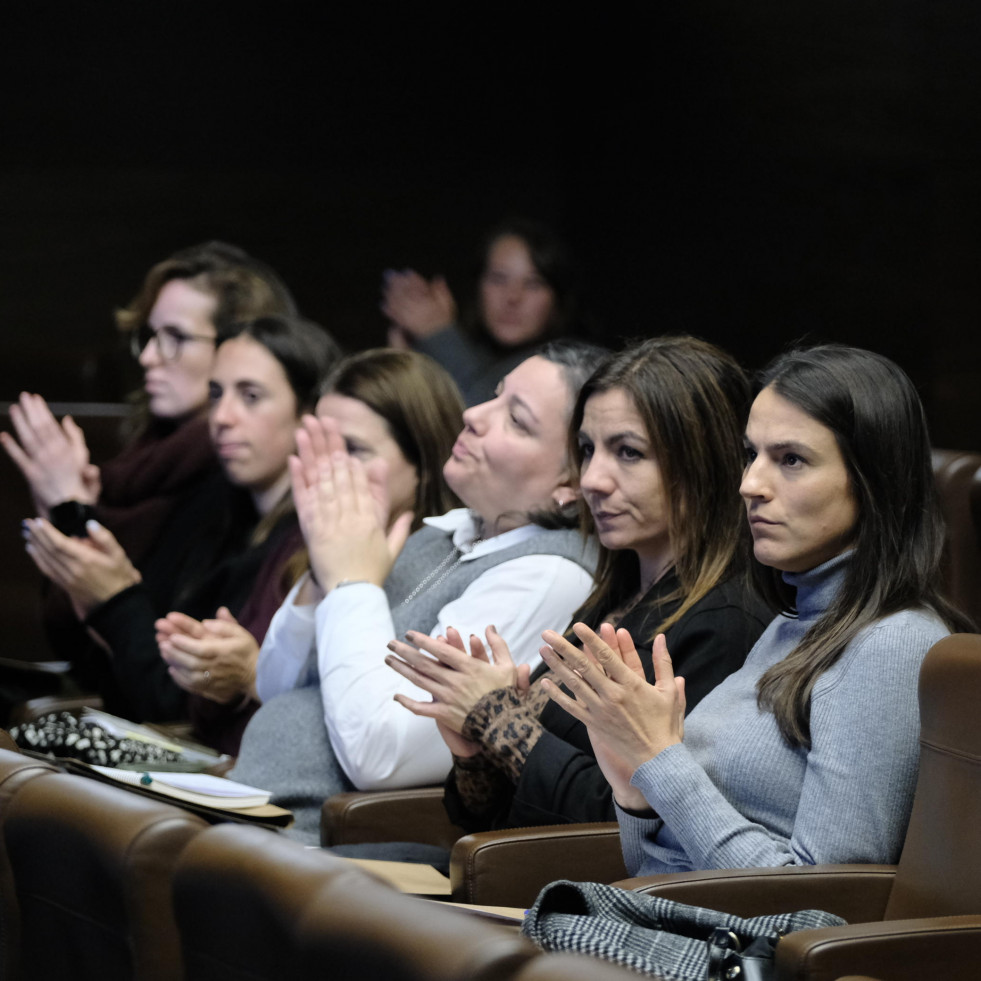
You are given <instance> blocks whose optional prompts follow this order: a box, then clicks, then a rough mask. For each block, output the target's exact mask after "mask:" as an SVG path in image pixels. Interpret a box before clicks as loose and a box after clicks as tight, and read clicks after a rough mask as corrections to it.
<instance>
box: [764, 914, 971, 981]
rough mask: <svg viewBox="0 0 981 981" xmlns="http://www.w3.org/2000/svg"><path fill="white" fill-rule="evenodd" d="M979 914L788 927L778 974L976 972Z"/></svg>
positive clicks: (914, 980) (918, 980) (902, 980)
mask: <svg viewBox="0 0 981 981" xmlns="http://www.w3.org/2000/svg"><path fill="white" fill-rule="evenodd" d="M979 942H981V916H979V915H971V916H938V917H929V918H924V919H912V920H887V921H885V922H881V923H853V924H850V925H849V926H844V927H829V928H827V929H823V930H801V931H800V932H799V933H789V934H787V936H786V937H783V938H781V940H780V942H779V943H778V944H777V954H776V967H777V977H778V978H786V979H788V981H789V979H791V978H793V979H794V981H803V979H807V978H815V979H818V978H820V979H825V978H840V977H842V976H843V975H845V974H868V975H870V976H873V977H875V976H879V977H885V978H889V979H890V981H922V979H923V978H927V977H934V978H940V977H943V978H967V977H974V976H975V975H976V974H977V952H978V944H979Z"/></svg>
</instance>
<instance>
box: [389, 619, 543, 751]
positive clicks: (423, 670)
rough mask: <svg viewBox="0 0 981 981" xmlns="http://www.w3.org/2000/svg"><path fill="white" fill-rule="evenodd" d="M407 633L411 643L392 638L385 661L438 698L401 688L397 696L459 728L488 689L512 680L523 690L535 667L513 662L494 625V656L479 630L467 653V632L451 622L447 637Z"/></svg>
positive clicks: (414, 708)
mask: <svg viewBox="0 0 981 981" xmlns="http://www.w3.org/2000/svg"><path fill="white" fill-rule="evenodd" d="M407 636H408V639H409V641H410V643H408V644H405V643H402V642H401V641H397V640H393V641H392V642H391V643H390V644H389V645H388V648H389V650H390V651H392V652H393V653H392V654H389V655H387V656H386V658H385V663H386V664H387V665H388V666H389V667H390V668H392V670H393V671H397V672H398V673H399V674H400V675H402V677H403V678H406V679H407V680H408V681H411V682H412V684H414V685H415V686H416V687H417V688H421V689H422V690H423V691H427V692H429V694H430V695H432V697H433V700H432V701H431V702H420V701H418V700H416V699H413V698H409V697H408V696H407V695H401V694H399V695H396V696H395V701H397V702H398V703H399V704H400V705H401V706H403V707H404V708H407V709H408V710H409V711H410V712H412V713H413V714H414V715H421V716H426V717H428V718H432V719H435V720H436V721H437V722H438V723H440V725H441V726H443V727H445V728H447V729H449V730H451V731H452V732H454V733H460V732H462V730H463V723H464V722H465V721H466V718H467V716H468V715H469V714H470V712H471V711H472V710H473V708H474V706H475V705H476V704H477V702H479V701H480V699H482V698H483V697H484V696H485V695H489V694H490V693H491V692H492V691H497V690H498V689H500V688H508V687H512V686H513V687H514V688H516V689H517V690H518V691H519V692H525V691H527V690H528V687H529V677H530V674H531V668H530V667H529V666H528V665H527V664H522V665H516V664H515V663H514V660H513V659H512V657H511V652H510V650H509V649H508V645H507V644H506V643H505V642H504V638H503V637H501V635H500V634H499V633H498V632H497V630H496V629H495V628H494V627H493V626H491V627H488V628H487V645H488V647H489V648H490V657H488V655H487V650H486V648H485V647H484V644H483V642H482V641H481V640H480V638H479V637H477V636H475V635H471V637H470V653H467V649H466V646H465V645H464V643H463V638H462V637H461V636H460V634H459V633H458V632H457V631H456V630H454V629H453V628H452V627H450V628H449V629H448V630H447V631H446V637H430V636H428V635H426V634H421V633H418V632H417V631H414V630H410V631H409V633H408V634H407ZM444 738H445V737H444ZM451 748H452V746H451ZM456 755H457V756H461V755H471V754H463V753H457V754H456Z"/></svg>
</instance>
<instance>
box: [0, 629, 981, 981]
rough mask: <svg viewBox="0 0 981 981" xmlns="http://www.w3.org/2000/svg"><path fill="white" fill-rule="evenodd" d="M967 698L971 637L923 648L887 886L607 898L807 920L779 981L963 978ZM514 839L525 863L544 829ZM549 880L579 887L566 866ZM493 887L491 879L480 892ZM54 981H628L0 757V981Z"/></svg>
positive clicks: (294, 853)
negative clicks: (806, 912)
mask: <svg viewBox="0 0 981 981" xmlns="http://www.w3.org/2000/svg"><path fill="white" fill-rule="evenodd" d="M979 689H981V636H978V635H974V634H961V635H955V636H952V637H948V638H945V639H944V640H942V641H940V642H939V643H938V644H936V645H935V646H934V648H933V649H932V650H931V652H930V654H929V655H928V657H927V659H926V661H925V663H924V667H923V670H922V672H921V676H920V710H921V721H922V726H921V736H920V746H921V755H920V774H919V781H918V784H917V788H916V796H915V801H914V807H913V813H912V818H911V821H910V826H909V831H908V834H907V837H906V842H905V846H904V849H903V854H902V857H901V860H900V862H899V864H898V865H897V866H879V865H877V866H861V865H850V866H849V865H841V866H812V867H804V868H779V869H761V870H752V869H737V870H724V871H710V872H694V873H681V874H676V875H663V876H654V877H650V878H647V879H632V880H626V881H624V882H621V883H620V885H622V886H624V887H627V888H632V889H637V890H641V891H644V892H647V893H652V894H653V893H656V894H659V895H663V896H667V897H669V898H672V899H676V900H679V901H682V902H688V903H694V904H697V905H702V906H708V907H712V908H716V909H724V910H727V911H729V912H732V913H734V914H736V915H741V916H751V915H757V914H761V913H769V912H778V911H786V910H790V909H802V908H822V909H826V910H829V911H831V912H835V913H838V914H839V915H841V916H843V917H845V919H847V920H848V921H849V925H848V926H845V927H836V928H830V929H824V930H808V931H801V932H800V933H795V934H791V935H789V936H787V937H785V938H783V939H782V940H781V941H780V944H779V945H778V948H777V959H776V969H777V973H776V977H777V978H779V979H791V978H793V979H814V981H818V979H820V981H833V979H835V978H843V977H845V976H846V975H849V976H851V975H855V974H856V972H858V973H859V974H861V975H862V976H867V977H875V978H880V979H884V981H906V979H909V981H912V979H914V978H915V979H918V981H919V979H922V978H925V977H931V978H932V977H937V978H973V977H976V976H977V957H976V950H977V948H978V944H979V942H981V836H979V835H978V834H977V826H978V816H979V814H981V724H979V720H978V713H977V706H976V703H977V692H978V690H979ZM873 697H874V693H873ZM532 830H533V831H534V833H535V835H536V836H537V838H536V839H535V840H536V841H537V846H538V847H542V845H543V843H544V838H545V829H532ZM534 856H535V848H534V847H528V848H526V850H525V851H524V852H522V853H521V857H520V858H519V860H518V862H517V863H516V864H512V865H511V867H510V874H511V876H512V881H513V882H515V883H520V882H521V881H522V879H523V876H524V875H525V871H526V870H525V869H524V868H523V867H522V865H523V864H524V863H526V862H531V861H532V860H533V859H534ZM498 864H499V866H500V868H501V869H503V868H504V866H505V864H506V863H505V862H504V861H503V860H501V861H500V862H499V863H498ZM562 875H563V877H567V878H576V879H582V878H588V876H587V875H585V874H584V873H583V868H582V867H581V866H580V865H579V863H578V860H577V859H576V858H575V857H574V856H573V855H572V854H571V853H567V854H566V858H565V865H564V867H563V868H562ZM505 878H506V875H505V873H504V872H503V871H501V870H500V869H499V870H498V880H499V883H501V884H503V882H504V880H505ZM502 888H503V886H502ZM506 898H508V899H509V904H513V899H511V897H506ZM69 976H72V977H80V978H89V977H91V978H99V979H105V981H112V979H116V978H120V979H121V978H138V979H144V978H146V979H171V978H188V979H198V978H201V979H204V978H208V979H218V981H221V979H229V981H233V979H234V981H238V979H242V981H245V979H267V978H268V979H271V978H289V979H293V978H297V979H303V978H313V977H318V978H322V977H324V976H328V977H332V978H339V979H347V978H349V977H354V976H357V977H358V978H359V979H373V978H376V977H377V978H382V977H384V978H386V979H391V981H402V979H404V981H421V979H423V978H426V979H433V981H440V979H446V981H453V979H488V981H493V979H498V978H500V979H502V981H503V979H515V981H559V979H561V978H566V979H570V981H576V979H583V981H585V979H587V978H591V979H596V981H616V979H617V978H621V979H622V981H626V978H627V977H629V976H632V975H627V974H625V973H624V972H623V971H621V970H620V969H618V968H615V967H613V966H611V965H604V964H601V963H599V962H596V961H593V960H591V959H589V958H586V957H584V956H573V955H558V954H541V953H539V952H537V951H536V950H535V949H534V948H533V947H531V946H530V945H529V944H527V943H525V942H524V941H523V940H522V938H521V937H519V936H518V935H517V934H516V932H515V931H514V929H513V928H511V927H509V926H505V925H501V924H498V923H494V922H490V921H486V920H484V919H481V918H478V917H475V916H473V915H472V914H469V913H463V912H461V911H458V910H455V909H453V908H452V907H449V906H446V905H443V904H439V903H432V902H428V901H425V900H422V899H416V898H413V897H407V896H403V895H401V894H400V893H397V892H395V891H394V890H393V889H392V888H390V887H389V886H387V885H385V884H384V883H381V882H380V881H378V880H376V879H374V878H372V877H371V876H369V875H368V874H366V873H364V872H363V871H362V870H361V869H359V868H358V867H356V866H352V865H350V864H349V863H346V862H344V861H343V860H341V859H338V858H336V857H334V856H332V855H330V854H329V853H326V852H323V851H320V850H317V849H305V848H303V847H302V846H300V845H298V844H297V843H295V842H293V841H290V840H289V839H286V838H285V837H283V836H281V835H276V834H274V833H273V832H269V831H265V830H263V829H259V828H254V827H245V826H241V825H231V824H226V825H218V826H208V825H207V824H205V823H204V822H203V821H202V820H201V819H200V818H198V817H196V816H195V815H192V814H190V813H188V812H185V811H182V810H180V809H178V808H176V807H173V806H171V805H169V804H164V803H160V802H158V801H155V800H151V799H149V798H146V797H143V796H139V795H136V794H130V793H127V792H126V791H124V790H121V789H119V788H116V787H111V786H106V785H104V784H101V783H96V782H94V781H89V780H86V779H84V778H82V777H78V776H72V775H68V774H64V773H61V772H58V771H57V770H56V769H55V768H54V767H53V766H52V765H51V764H49V763H47V762H44V761H38V760H35V759H32V758H30V757H27V756H23V755H21V754H18V753H16V752H13V751H11V750H7V749H0V977H3V978H27V977H31V978H37V977H40V978H63V977H69Z"/></svg>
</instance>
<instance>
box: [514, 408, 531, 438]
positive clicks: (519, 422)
mask: <svg viewBox="0 0 981 981" xmlns="http://www.w3.org/2000/svg"><path fill="white" fill-rule="evenodd" d="M510 417H511V424H512V425H513V426H514V427H515V428H516V429H519V430H520V431H521V432H523V433H527V432H530V430H529V428H528V423H526V422H525V421H524V419H522V418H521V416H519V415H518V414H517V413H516V412H514V411H512V412H511V413H510Z"/></svg>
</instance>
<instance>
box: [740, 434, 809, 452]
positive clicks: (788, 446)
mask: <svg viewBox="0 0 981 981" xmlns="http://www.w3.org/2000/svg"><path fill="white" fill-rule="evenodd" d="M743 445H744V446H751V447H752V448H753V449H754V450H758V449H760V447H758V446H757V445H756V444H755V443H754V442H753V441H752V440H751V439H750V438H749V436H747V435H743ZM763 449H765V450H766V451H767V452H769V453H780V452H784V451H787V450H789V451H790V452H791V453H800V454H802V455H804V456H810V455H812V454H813V453H814V452H815V450H814V447H813V446H811V445H810V444H808V443H801V442H800V441H799V440H794V439H786V440H783V441H782V442H780V443H767V444H766V445H764V447H763Z"/></svg>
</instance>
